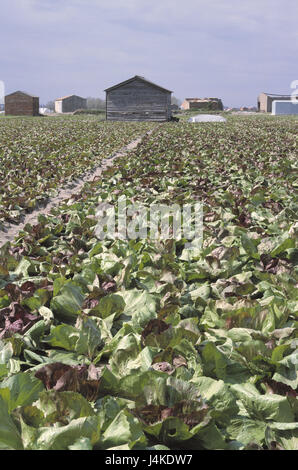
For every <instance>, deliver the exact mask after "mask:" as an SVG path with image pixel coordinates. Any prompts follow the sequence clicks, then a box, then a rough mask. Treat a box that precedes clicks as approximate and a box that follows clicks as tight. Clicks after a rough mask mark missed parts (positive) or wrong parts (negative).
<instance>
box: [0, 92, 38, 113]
mask: <svg viewBox="0 0 298 470" xmlns="http://www.w3.org/2000/svg"><path fill="white" fill-rule="evenodd" d="M5 114H6V115H10V116H38V115H39V98H37V97H35V96H29V95H25V94H24V93H13V94H11V95H7V96H6V97H5Z"/></svg>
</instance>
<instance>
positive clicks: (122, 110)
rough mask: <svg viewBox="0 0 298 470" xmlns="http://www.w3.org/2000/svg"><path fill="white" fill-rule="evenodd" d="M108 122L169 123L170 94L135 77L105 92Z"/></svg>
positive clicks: (168, 91)
mask: <svg viewBox="0 0 298 470" xmlns="http://www.w3.org/2000/svg"><path fill="white" fill-rule="evenodd" d="M105 92H106V119H107V120H108V121H158V122H161V121H170V120H171V116H172V113H171V94H172V91H170V90H167V89H166V88H163V87H161V86H159V85H156V84H155V83H152V82H150V81H149V80H146V79H145V78H144V77H140V76H138V75H136V76H135V77H133V78H130V79H129V80H126V81H124V82H121V83H118V85H114V86H112V87H110V88H107V89H106V90H105Z"/></svg>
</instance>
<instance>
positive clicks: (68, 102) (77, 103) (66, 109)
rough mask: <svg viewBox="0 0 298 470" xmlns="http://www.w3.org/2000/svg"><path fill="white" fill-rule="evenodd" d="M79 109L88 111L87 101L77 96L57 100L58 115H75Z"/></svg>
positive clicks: (56, 109)
mask: <svg viewBox="0 0 298 470" xmlns="http://www.w3.org/2000/svg"><path fill="white" fill-rule="evenodd" d="M78 109H87V99H86V98H81V96H77V95H68V96H63V97H62V98H57V99H56V100H55V111H56V113H73V112H74V111H77V110H78Z"/></svg>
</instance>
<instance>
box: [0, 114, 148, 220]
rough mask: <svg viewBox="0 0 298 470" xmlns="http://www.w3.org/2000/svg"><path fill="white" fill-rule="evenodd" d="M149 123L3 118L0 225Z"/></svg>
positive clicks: (0, 128)
mask: <svg viewBox="0 0 298 470" xmlns="http://www.w3.org/2000/svg"><path fill="white" fill-rule="evenodd" d="M150 127H151V125H150V124H148V123H143V124H141V125H135V124H133V123H124V124H117V123H116V124H112V125H111V124H110V123H107V122H103V121H99V119H98V118H97V117H96V116H85V117H83V118H82V117H79V116H78V117H69V116H67V117H58V118H43V119H41V118H17V119H16V118H15V119H2V120H1V123H0V181H1V186H0V227H1V224H3V223H4V222H18V221H19V220H20V218H21V216H23V215H24V214H25V213H26V212H30V211H32V210H33V209H35V208H36V207H37V206H38V205H40V204H41V203H43V202H45V201H46V200H47V199H48V197H49V196H53V195H55V191H56V190H57V189H58V188H59V187H61V186H62V185H65V184H69V183H71V182H72V181H73V180H74V179H75V178H77V177H79V176H81V175H82V174H83V173H84V172H86V171H87V170H90V169H92V168H93V167H95V166H96V165H98V164H99V163H100V161H101V160H102V159H104V158H105V157H108V156H109V155H111V154H112V153H113V152H115V151H117V150H120V149H121V148H122V147H124V146H125V145H127V144H128V143H129V142H131V140H133V139H134V138H137V137H139V136H140V135H142V134H144V133H145V132H146V130H148V129H150ZM78 155H79V156H80V158H78Z"/></svg>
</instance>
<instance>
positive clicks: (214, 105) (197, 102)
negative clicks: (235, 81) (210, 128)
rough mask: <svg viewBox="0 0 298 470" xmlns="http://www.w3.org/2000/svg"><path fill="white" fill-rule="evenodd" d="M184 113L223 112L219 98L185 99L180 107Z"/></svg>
mask: <svg viewBox="0 0 298 470" xmlns="http://www.w3.org/2000/svg"><path fill="white" fill-rule="evenodd" d="M181 109H184V110H185V111H189V110H190V111H191V110H196V109H198V110H202V111H223V104H222V101H221V99H219V98H185V100H184V101H183V103H182V105H181Z"/></svg>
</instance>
